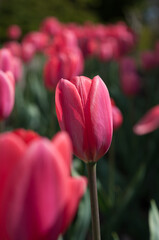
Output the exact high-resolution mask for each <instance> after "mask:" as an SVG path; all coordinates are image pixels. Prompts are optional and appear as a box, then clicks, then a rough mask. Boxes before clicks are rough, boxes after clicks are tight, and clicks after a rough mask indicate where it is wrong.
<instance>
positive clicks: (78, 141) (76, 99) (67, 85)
mask: <svg viewBox="0 0 159 240" xmlns="http://www.w3.org/2000/svg"><path fill="white" fill-rule="evenodd" d="M55 102H56V113H57V118H58V121H59V125H60V127H61V129H62V130H66V131H67V132H68V133H69V135H70V137H71V139H72V142H73V148H74V152H75V154H76V155H77V156H78V157H81V156H83V143H84V131H85V124H84V114H83V108H82V102H81V98H80V95H79V93H78V91H77V89H76V87H75V86H74V85H73V84H72V83H71V82H70V81H68V80H65V79H61V80H60V82H59V83H58V85H57V88H56V94H55Z"/></svg>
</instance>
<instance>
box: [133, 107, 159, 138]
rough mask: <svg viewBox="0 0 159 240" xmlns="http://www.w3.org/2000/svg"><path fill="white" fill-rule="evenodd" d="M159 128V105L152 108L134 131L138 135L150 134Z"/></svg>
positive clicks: (136, 125)
mask: <svg viewBox="0 0 159 240" xmlns="http://www.w3.org/2000/svg"><path fill="white" fill-rule="evenodd" d="M157 128H159V105H156V106H155V107H153V108H151V109H150V110H149V111H148V112H147V113H146V114H145V115H144V116H143V117H142V118H141V120H139V122H138V123H137V124H135V126H134V127H133V131H134V133H135V134H137V135H144V134H148V133H150V132H152V131H154V130H156V129H157Z"/></svg>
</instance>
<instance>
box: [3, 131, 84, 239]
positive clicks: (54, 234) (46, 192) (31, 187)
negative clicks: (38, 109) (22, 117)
mask: <svg viewBox="0 0 159 240" xmlns="http://www.w3.org/2000/svg"><path fill="white" fill-rule="evenodd" d="M20 132H22V130H20ZM24 132H25V131H24ZM20 135H21V134H20ZM20 135H18V134H17V133H16V134H15V133H14V132H13V133H4V134H1V135H0V156H1V158H0V193H1V194H0V239H4V240H18V239H19V240H20V239H25V240H39V239H46V240H49V239H50V240H51V239H52V240H57V239H58V237H59V235H60V234H62V233H64V232H65V231H66V229H67V228H68V226H69V224H70V222H71V221H72V220H73V217H74V215H75V213H76V211H77V207H78V204H79V201H80V198H81V197H82V196H83V194H84V192H85V189H86V179H85V178H84V177H77V178H73V177H71V176H70V165H71V155H72V154H71V153H72V151H71V142H70V139H69V137H68V135H67V134H66V133H64V132H62V133H59V134H57V135H56V136H55V138H53V139H52V140H51V141H49V140H48V139H46V138H42V137H38V136H37V137H35V138H33V139H32V140H31V139H30V141H29V142H28V143H27V142H26V141H24V138H23V137H22V138H21V136H20ZM22 135H25V139H26V136H27V132H25V133H24V134H22ZM28 135H29V136H30V132H29V133H28ZM35 135H36V134H35ZM72 196H73V197H72Z"/></svg>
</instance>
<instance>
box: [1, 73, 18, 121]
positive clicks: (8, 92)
mask: <svg viewBox="0 0 159 240" xmlns="http://www.w3.org/2000/svg"><path fill="white" fill-rule="evenodd" d="M14 85H15V83H14V77H13V75H12V73H11V72H6V73H5V72H3V71H1V70H0V120H2V119H5V118H7V117H9V115H10V114H11V112H12V110H13V107H14V97H15V86H14Z"/></svg>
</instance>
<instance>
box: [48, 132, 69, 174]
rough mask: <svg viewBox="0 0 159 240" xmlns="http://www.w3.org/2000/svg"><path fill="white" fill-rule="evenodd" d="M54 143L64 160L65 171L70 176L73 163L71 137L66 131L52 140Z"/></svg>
mask: <svg viewBox="0 0 159 240" xmlns="http://www.w3.org/2000/svg"><path fill="white" fill-rule="evenodd" d="M52 143H53V145H54V146H55V147H56V149H57V150H58V151H59V153H60V155H61V157H62V158H61V159H62V160H63V164H64V169H65V171H66V173H67V175H69V174H70V170H71V169H70V168H71V162H72V142H71V139H70V137H69V135H68V134H67V133H66V132H64V131H63V132H60V133H57V134H56V136H55V137H54V138H53V139H52Z"/></svg>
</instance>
